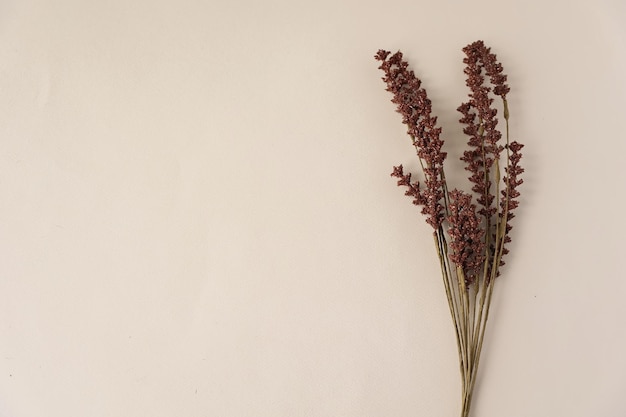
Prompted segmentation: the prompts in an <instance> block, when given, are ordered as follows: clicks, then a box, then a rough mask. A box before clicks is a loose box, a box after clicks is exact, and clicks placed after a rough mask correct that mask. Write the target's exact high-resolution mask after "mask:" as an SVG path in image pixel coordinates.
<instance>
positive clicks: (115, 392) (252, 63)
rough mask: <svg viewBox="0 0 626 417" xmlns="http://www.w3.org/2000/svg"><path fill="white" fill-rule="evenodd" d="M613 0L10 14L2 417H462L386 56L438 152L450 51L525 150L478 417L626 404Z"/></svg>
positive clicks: (454, 82) (3, 95) (618, 65)
mask: <svg viewBox="0 0 626 417" xmlns="http://www.w3.org/2000/svg"><path fill="white" fill-rule="evenodd" d="M625 13H626V9H625V7H624V5H623V3H622V2H620V1H613V2H611V1H604V2H602V1H600V2H596V1H586V2H583V1H573V2H572V1H552V2H545V1H540V0H529V1H525V2H506V1H504V2H503V1H487V0H481V1H473V2H462V1H452V0H448V1H440V2H420V1H387V2H367V1H366V2H357V1H345V2H336V1H328V0H321V1H315V2H293V1H265V2H260V1H259V2H255V1H250V0H248V1H243V2H227V1H209V2H202V1H187V0H183V1H176V2H175V1H144V0H140V1H132V2H129V1H121V0H111V1H100V2H97V1H92V2H85V1H70V0H59V1H55V2H45V1H41V0H30V1H29V0H26V1H24V0H20V1H17V0H15V1H4V2H2V3H1V4H0V16H1V17H0V236H1V237H0V416H7V417H39V416H41V417H44V416H45V417H61V416H63V417H65V416H91V417H103V416H151V417H165V416H168V417H169V416H216V417H217V416H224V417H248V416H255V417H276V416H284V417H293V416H307V417H309V416H311V417H313V416H315V417H317V416H319V417H327V416H344V417H351V416H352V417H357V416H358V417H364V416H368V417H375V416H381V417H382V416H394V417H404V416H406V417H409V416H454V415H457V413H458V412H459V409H460V381H459V377H458V365H457V357H456V348H455V345H454V343H455V342H454V336H453V330H452V329H453V328H452V325H451V321H450V318H449V313H448V311H447V305H446V301H445V296H444V291H443V286H442V284H441V278H440V276H439V272H438V269H437V268H438V265H437V260H436V255H435V250H434V247H433V245H432V238H431V237H430V231H429V227H428V226H427V225H426V224H425V223H424V221H423V219H422V218H421V216H420V215H419V212H418V209H416V208H415V207H413V206H411V204H410V201H409V200H408V199H407V198H406V197H404V196H403V195H402V190H401V189H398V188H397V187H396V186H395V182H394V180H393V179H392V178H390V177H389V173H390V172H391V168H392V166H393V165H394V164H395V165H397V164H399V163H403V164H404V165H405V166H407V167H412V168H416V162H415V160H414V159H413V154H412V148H411V146H410V144H409V141H408V139H407V138H406V136H405V135H404V129H403V126H402V125H401V123H400V118H399V116H398V115H397V114H395V113H394V106H393V105H392V104H391V103H390V102H389V99H390V96H389V94H388V93H386V92H385V91H384V85H383V83H382V81H381V80H380V76H381V74H380V73H379V71H378V70H377V68H376V67H377V63H376V62H375V61H374V59H373V55H374V53H375V52H376V50H378V49H379V48H385V49H390V50H397V49H402V50H403V51H404V52H405V56H406V57H407V59H408V60H409V61H410V62H411V64H412V65H413V66H414V68H415V70H416V72H417V74H418V75H419V76H420V77H421V78H422V79H423V81H424V86H425V87H426V88H427V90H428V92H429V95H430V97H431V98H432V100H433V102H434V111H435V112H436V114H438V115H439V120H440V122H441V124H442V126H443V128H444V135H445V138H446V140H447V142H446V143H447V145H446V146H447V151H448V152H449V153H450V158H449V160H448V161H447V162H448V168H447V169H448V172H449V176H450V177H451V178H452V179H453V180H454V181H456V182H457V183H458V185H459V186H463V187H467V185H466V183H465V182H464V181H463V178H464V176H465V173H464V172H463V170H462V167H461V163H460V162H459V163H456V157H458V156H459V154H460V152H461V151H462V149H463V146H464V142H465V138H464V137H463V135H462V134H461V130H460V126H459V125H458V124H457V122H456V121H457V119H458V117H459V116H458V114H457V113H456V111H455V109H456V107H457V106H458V104H459V103H460V102H461V101H462V100H464V98H465V94H466V90H465V86H464V76H463V73H462V63H461V59H462V53H461V48H462V47H463V46H465V45H466V44H468V43H470V42H472V41H474V40H476V39H483V40H484V41H485V42H486V43H487V44H488V45H490V46H492V48H493V50H494V52H496V53H497V55H498V58H499V59H500V60H501V62H502V63H503V64H504V66H505V70H506V72H507V73H508V74H509V81H510V85H511V88H512V92H511V93H510V107H511V114H512V132H513V137H514V138H515V139H517V140H519V141H521V142H523V143H525V144H526V148H525V149H524V157H525V158H524V161H523V163H524V167H525V168H526V169H527V173H526V174H525V176H524V180H525V184H524V186H523V187H522V188H521V191H522V197H521V207H520V209H519V210H518V216H517V218H516V219H515V223H514V226H515V230H514V233H513V239H514V242H513V244H512V246H511V252H512V255H513V256H511V257H509V258H508V260H507V266H506V268H505V269H504V271H503V279H502V281H501V282H500V283H499V284H498V287H497V289H496V297H495V300H494V304H493V307H492V316H491V320H490V327H489V329H488V335H487V338H486V341H485V347H484V356H483V361H482V363H481V378H480V380H479V382H478V386H477V393H476V396H475V400H474V415H476V416H481V417H489V416H503V415H506V416H510V417H516V416H519V417H523V416H524V417H525V416H546V417H547V416H564V415H567V416H569V417H587V416H590V415H602V416H624V415H626V405H624V402H623V400H622V397H623V392H624V390H625V389H626V359H625V356H624V354H623V352H624V351H625V350H626V337H625V333H624V330H623V329H624V317H626V304H624V303H623V298H624V297H623V294H624V292H625V291H626V280H624V268H623V265H622V264H623V262H622V259H623V253H622V252H623V248H624V244H623V239H624V235H625V233H626V227H625V226H626V225H625V222H624V216H623V213H622V212H623V205H624V196H623V190H624V184H625V182H626V181H625V180H626V178H625V175H624V169H623V155H624V152H625V151H626V146H625V145H624V143H625V141H624V138H623V136H624V134H623V132H624V126H623V124H624V123H623V120H624V108H625V105H626V83H625V82H624V77H623V74H624V73H626V53H625V51H626V44H625V39H626V32H625V29H624V28H625V27H626V17H625V16H626V14H625Z"/></svg>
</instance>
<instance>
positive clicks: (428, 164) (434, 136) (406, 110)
mask: <svg viewBox="0 0 626 417" xmlns="http://www.w3.org/2000/svg"><path fill="white" fill-rule="evenodd" d="M390 54H391V52H389V51H384V50H382V49H381V50H379V51H378V53H377V54H376V55H375V58H376V59H377V60H378V61H381V65H380V66H379V68H380V69H381V70H383V72H384V73H385V76H384V77H383V81H384V82H385V83H386V84H387V91H389V92H391V93H392V94H393V99H392V100H391V101H392V102H393V103H395V104H396V105H397V112H398V113H400V114H401V115H402V123H404V124H405V125H407V132H408V134H409V136H410V137H411V139H412V141H413V146H414V147H415V149H416V150H417V156H418V157H419V159H420V162H421V163H422V166H423V170H424V176H425V179H424V185H425V188H424V189H419V186H418V187H417V188H416V189H415V191H413V190H410V191H411V193H412V194H407V195H411V196H413V197H414V200H413V201H414V203H415V204H418V205H421V206H422V213H423V214H425V215H426V216H427V219H426V221H427V222H428V224H430V225H431V226H432V227H433V228H434V229H435V230H437V229H438V228H439V227H440V226H441V224H442V223H443V220H444V207H443V205H442V200H443V198H444V180H443V161H444V160H445V159H446V153H445V152H443V151H442V146H443V141H442V140H441V139H440V138H439V136H440V135H441V128H440V127H437V117H434V116H431V110H432V107H431V102H430V99H429V98H428V96H427V94H426V90H424V89H423V88H421V84H422V82H421V81H420V80H419V79H418V78H417V77H416V76H415V73H414V72H413V71H412V70H409V69H408V66H409V64H408V63H407V62H406V61H404V60H403V59H402V53H401V52H396V53H395V54H393V55H391V56H389V55H390ZM402 175H403V174H402ZM392 176H396V177H397V176H398V175H397V172H396V170H395V169H394V172H393V174H392ZM398 184H399V185H407V184H406V183H401V182H400V181H399V182H398Z"/></svg>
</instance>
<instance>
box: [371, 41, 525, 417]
mask: <svg viewBox="0 0 626 417" xmlns="http://www.w3.org/2000/svg"><path fill="white" fill-rule="evenodd" d="M463 52H464V53H465V55H466V57H465V58H464V59H463V62H464V63H465V69H464V72H465V74H466V75H467V81H466V84H467V86H468V87H469V89H470V93H469V95H468V96H469V100H468V101H467V102H466V103H463V104H461V106H459V108H458V109H457V110H458V111H459V112H460V113H461V115H462V117H461V119H460V120H459V121H460V122H461V123H462V125H463V126H464V128H463V132H464V133H465V134H466V135H467V136H468V137H469V140H468V142H467V145H468V149H467V150H466V151H465V152H464V153H463V156H462V157H461V161H463V162H464V163H465V169H466V170H467V171H468V172H469V181H470V182H471V184H472V187H471V191H472V192H471V193H468V192H464V191H460V190H457V189H454V190H452V191H449V190H448V185H447V182H446V176H445V173H444V160H445V159H446V153H445V152H443V150H442V147H443V140H442V139H441V138H440V136H441V128H440V127H438V126H437V118H436V117H435V116H432V115H431V101H430V100H429V99H428V96H427V94H426V90H424V88H423V87H422V83H421V81H420V80H419V79H418V78H417V77H416V76H415V74H414V72H413V71H412V70H410V69H409V66H408V63H407V62H406V61H405V60H404V59H403V57H402V53H401V52H396V53H395V54H391V53H390V52H389V51H384V50H379V51H378V53H377V54H376V55H375V58H376V60H378V61H380V63H381V64H380V67H379V68H380V69H381V70H382V71H383V72H384V74H385V75H384V77H383V81H384V82H385V83H386V84H387V91H389V92H391V93H392V94H393V99H392V100H391V101H392V102H393V103H395V104H396V106H397V111H398V113H400V114H401V115H402V123H404V124H405V125H406V127H407V133H408V134H409V137H410V138H411V141H412V143H413V146H414V147H415V150H416V151H417V157H418V160H419V162H420V165H421V168H422V176H423V184H420V183H419V182H417V181H415V182H413V181H412V180H411V174H410V173H405V172H404V169H403V167H402V165H400V166H397V167H394V169H393V173H392V174H391V175H392V176H393V177H396V178H398V185H399V186H403V187H406V193H405V194H406V195H407V196H410V197H411V198H412V199H413V204H415V205H417V206H420V207H421V208H422V213H423V214H424V215H426V222H427V223H428V224H430V225H431V226H432V227H433V229H434V232H433V236H434V241H435V247H436V248H437V254H438V256H439V263H440V266H441V273H442V277H443V283H444V286H445V290H446V295H447V299H448V305H449V307H450V314H451V316H452V321H453V323H454V331H455V335H456V341H457V347H458V354H459V365H460V371H461V380H462V409H461V416H462V417H467V416H468V415H469V411H470V406H471V402H472V393H473V391H474V386H475V384H476V376H477V372H478V365H479V361H480V353H481V351H482V346H483V340H484V336H485V328H486V326H487V319H488V318H489V306H490V305H491V298H492V294H493V288H494V285H495V282H496V277H498V276H499V275H500V267H501V266H502V265H504V262H503V260H502V258H503V256H504V255H506V254H507V253H508V249H507V248H506V244H507V243H509V242H510V241H511V238H510V237H509V233H510V232H511V224H510V220H511V219H512V218H513V217H514V213H513V211H514V210H515V209H516V208H517V206H518V201H517V198H518V197H519V192H518V191H517V188H518V186H519V185H520V184H522V179H521V178H520V175H521V174H522V173H523V172H524V169H523V168H522V167H521V166H520V165H519V161H520V159H521V157H522V154H521V153H520V150H521V149H522V147H523V145H522V144H520V143H518V142H515V141H509V108H508V103H507V98H506V97H507V94H508V93H509V90H510V89H509V86H508V85H507V84H506V81H507V76H506V75H504V74H503V72H502V71H503V68H502V65H501V64H500V63H499V62H498V61H497V60H496V55H495V54H493V53H492V52H491V49H490V48H488V47H486V46H485V44H484V43H483V41H476V42H474V43H472V44H470V45H468V46H466V47H465V48H463ZM487 78H488V79H489V84H490V85H488V84H487V83H486V79H487ZM494 97H499V98H500V99H501V101H502V108H503V112H502V113H503V114H502V118H503V119H504V124H505V129H504V131H505V133H504V135H503V134H502V133H501V132H500V130H498V121H499V120H498V112H497V110H496V108H494V105H493V104H494ZM503 136H504V137H503ZM501 167H503V168H504V173H505V175H504V176H503V177H501ZM474 199H475V201H476V202H475V203H474V202H473V200H474ZM498 200H499V202H498Z"/></svg>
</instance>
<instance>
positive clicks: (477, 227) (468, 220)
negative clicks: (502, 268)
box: [448, 190, 485, 287]
mask: <svg viewBox="0 0 626 417" xmlns="http://www.w3.org/2000/svg"><path fill="white" fill-rule="evenodd" d="M449 209H450V215H449V216H448V222H449V223H450V229H449V230H448V234H449V235H450V238H451V241H450V248H451V249H452V253H451V254H450V259H451V260H452V262H454V263H455V264H456V265H457V266H459V267H460V268H461V270H462V271H463V275H464V276H463V279H464V280H465V285H466V286H467V287H469V286H470V285H471V284H473V283H474V282H475V281H476V278H477V277H478V275H479V274H480V273H481V272H482V267H483V262H484V260H485V241H484V240H483V237H484V235H485V231H484V230H483V228H482V227H481V224H480V223H481V221H480V219H479V218H478V216H477V215H476V205H475V204H472V196H471V195H469V194H467V193H464V192H463V191H459V190H453V191H451V192H450V204H449Z"/></svg>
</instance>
